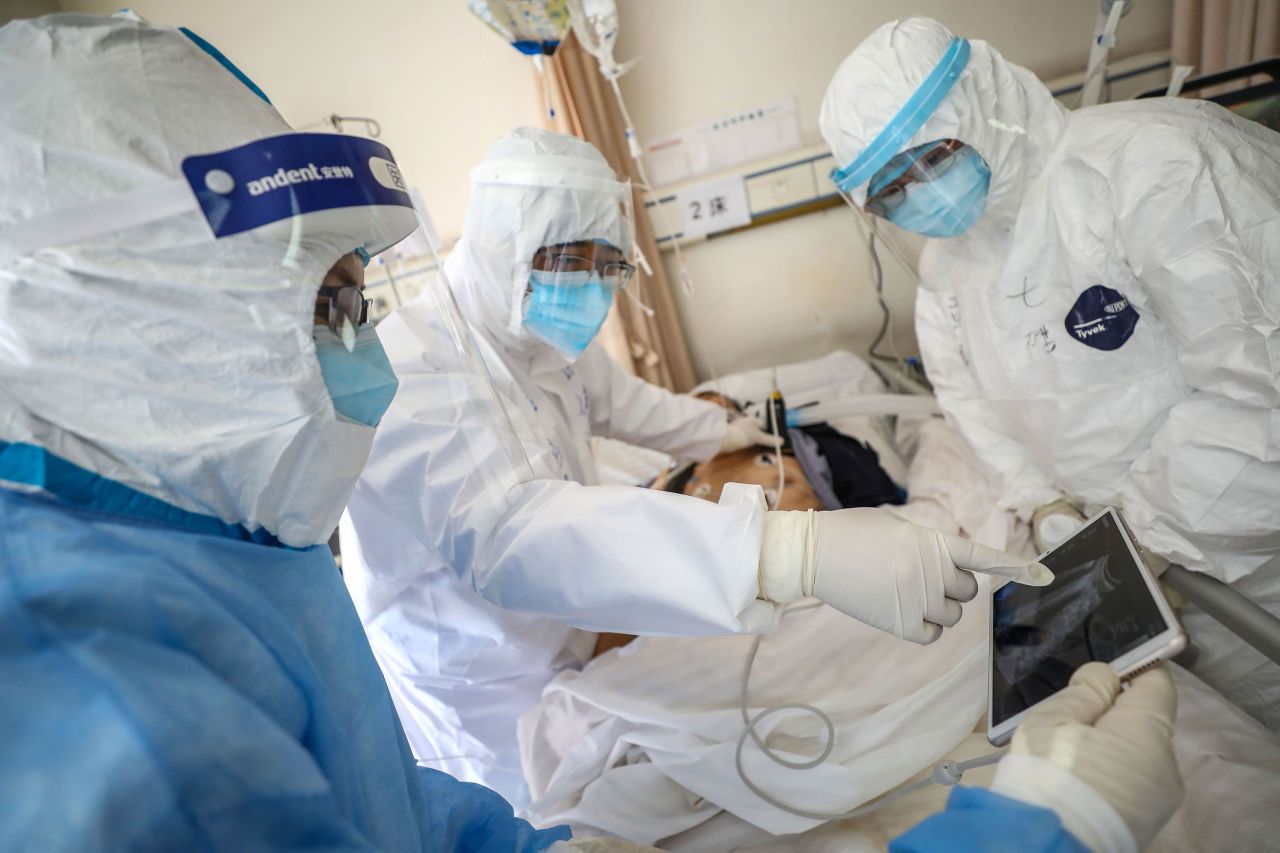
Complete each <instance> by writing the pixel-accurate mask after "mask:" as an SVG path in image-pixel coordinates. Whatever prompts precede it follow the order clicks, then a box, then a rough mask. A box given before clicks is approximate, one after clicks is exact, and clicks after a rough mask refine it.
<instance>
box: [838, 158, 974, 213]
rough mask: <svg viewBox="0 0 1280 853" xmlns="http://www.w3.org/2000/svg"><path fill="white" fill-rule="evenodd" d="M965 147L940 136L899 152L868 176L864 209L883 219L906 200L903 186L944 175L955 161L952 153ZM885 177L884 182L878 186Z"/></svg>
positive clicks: (905, 187) (905, 191)
mask: <svg viewBox="0 0 1280 853" xmlns="http://www.w3.org/2000/svg"><path fill="white" fill-rule="evenodd" d="M965 148H968V146H967V145H966V144H965V143H963V142H961V141H960V140H958V139H943V140H940V141H938V142H927V143H925V144H924V145H919V146H916V147H915V148H911V149H909V150H907V151H903V152H902V153H901V154H899V155H897V156H896V157H894V158H893V159H892V160H890V161H889V162H888V163H886V164H885V165H884V167H883V168H881V169H880V171H879V172H877V173H876V174H875V176H874V177H872V179H871V183H870V187H871V188H873V191H872V193H871V194H870V195H869V196H868V197H867V202H866V204H865V205H864V207H865V209H866V211H867V212H868V213H874V214H875V215H876V216H880V217H885V218H887V217H888V216H889V214H891V213H892V212H893V211H894V210H896V209H897V208H898V207H900V206H901V205H902V203H903V202H904V201H906V200H907V187H909V186H910V185H911V184H914V183H920V182H923V181H931V180H936V179H937V178H940V177H942V176H943V175H945V174H946V173H947V172H948V171H950V170H951V167H952V166H954V165H955V164H956V158H955V155H956V154H958V153H959V152H960V151H962V150H964V149H965ZM886 179H887V180H888V183H884V184H883V186H880V184H881V183H882V182H883V181H884V180H886Z"/></svg>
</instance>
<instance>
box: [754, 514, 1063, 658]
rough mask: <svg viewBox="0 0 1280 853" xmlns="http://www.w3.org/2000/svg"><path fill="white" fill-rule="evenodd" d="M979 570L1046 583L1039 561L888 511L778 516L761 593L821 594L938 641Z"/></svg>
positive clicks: (907, 633)
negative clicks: (949, 533)
mask: <svg viewBox="0 0 1280 853" xmlns="http://www.w3.org/2000/svg"><path fill="white" fill-rule="evenodd" d="M971 572H982V573H983V574H988V575H994V576H995V577H999V578H1005V579H1008V580H1014V581H1017V582H1019V583H1025V584H1029V585H1031V586H1044V585H1045V584H1047V583H1049V582H1050V581H1052V580H1053V573H1052V572H1050V571H1049V570H1048V569H1047V568H1045V567H1044V566H1042V565H1041V564H1040V563H1036V562H1028V561H1027V560H1025V559H1023V558H1021V557H1015V556H1013V555H1012V554H1006V553H1004V552H1003V551H997V550H995V549H994V548H988V547H986V546H985V545H979V544H978V543H976V542H971V541H969V540H968V539H961V538H960V537H958V536H951V535H948V534H946V533H939V532H938V531H936V530H931V529H930V528H928V527H921V526H920V525H918V524H912V523H911V522H909V521H905V520H904V519H901V518H899V517H898V516H896V515H894V514H893V513H891V512H889V511H888V510H883V509H839V510H834V511H831V512H813V511H812V510H809V511H801V512H770V513H768V514H766V515H765V522H764V544H763V546H762V548H761V552H760V591H761V597H762V598H765V599H767V600H769V601H776V602H778V603H780V604H787V603H790V602H792V601H795V600H796V599H799V598H804V597H806V596H815V597H816V598H819V599H821V600H822V601H823V602H825V603H827V604H829V605H831V606H832V607H834V608H835V609H836V610H839V611H841V612H842V613H845V614H847V615H849V616H852V617H853V618H854V619H857V620H858V621H859V622H865V623H866V624H868V625H871V626H874V627H876V628H879V629H881V630H882V631H888V632H889V633H890V634H893V635H894V636H896V637H902V638H903V639H905V640H910V641H911V642H913V643H921V644H926V643H932V642H933V641H934V640H936V639H938V637H939V636H941V634H942V629H943V628H950V627H951V626H952V625H954V624H956V623H957V622H959V621H960V614H961V609H960V603H961V602H963V601H969V600H970V599H972V598H973V597H974V596H975V595H977V593H978V582H977V580H976V579H975V578H974V577H973V575H972V574H970V573H971Z"/></svg>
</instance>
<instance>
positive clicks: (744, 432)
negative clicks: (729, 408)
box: [720, 413, 782, 453]
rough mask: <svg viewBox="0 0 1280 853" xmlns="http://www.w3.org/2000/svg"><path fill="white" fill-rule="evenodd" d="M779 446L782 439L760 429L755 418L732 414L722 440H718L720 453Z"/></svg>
mask: <svg viewBox="0 0 1280 853" xmlns="http://www.w3.org/2000/svg"><path fill="white" fill-rule="evenodd" d="M781 444H782V439H781V438H780V437H776V436H774V435H773V433H769V432H765V431H764V430H763V429H761V428H760V424H758V423H756V419H755V418H753V417H751V416H750V415H740V414H737V413H734V414H732V415H730V416H729V423H728V424H727V425H726V426H725V430H724V438H722V439H720V452H721V453H732V452H734V451H735V450H742V449H744V448H747V447H751V446H753V445H760V446H761V447H773V448H777V447H779V446H780V445H781Z"/></svg>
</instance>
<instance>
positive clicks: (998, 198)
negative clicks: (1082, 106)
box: [818, 18, 1066, 229]
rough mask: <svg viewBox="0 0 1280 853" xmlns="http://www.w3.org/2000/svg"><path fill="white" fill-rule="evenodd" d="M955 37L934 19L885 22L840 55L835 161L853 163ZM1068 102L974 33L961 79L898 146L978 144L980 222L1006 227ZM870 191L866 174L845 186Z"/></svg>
mask: <svg viewBox="0 0 1280 853" xmlns="http://www.w3.org/2000/svg"><path fill="white" fill-rule="evenodd" d="M954 40H955V36H954V35H953V34H952V33H951V32H950V31H949V30H948V29H947V28H946V27H944V26H942V25H941V24H939V23H938V22H937V21H933V20H930V19H928V18H907V19H905V20H902V21H895V22H893V23H889V24H885V25H884V26H882V27H880V28H879V29H878V30H876V31H875V32H874V33H872V34H871V35H870V36H868V37H867V39H866V40H865V41H864V42H863V43H862V44H860V45H858V47H857V48H856V49H855V50H854V51H853V53H851V54H850V55H849V56H848V58H846V59H845V61H844V62H843V63H841V65H840V68H839V70H837V71H836V74H835V77H834V78H832V80H831V84H830V85H829V86H828V87H827V93H826V95H825V97H824V98H823V101H822V112H821V114H820V115H819V118H818V124H819V126H820V128H821V130H822V135H823V138H825V139H826V141H827V145H828V146H829V147H830V148H831V152H832V153H833V154H834V155H835V159H836V163H837V164H838V165H840V166H842V167H843V166H847V165H848V164H850V163H852V162H853V161H854V160H855V159H856V158H857V157H858V156H859V155H860V154H861V153H862V152H863V151H864V150H865V149H866V148H867V146H869V145H870V144H871V143H872V142H873V141H874V140H875V139H876V137H877V136H879V134H880V133H881V131H883V130H884V129H885V128H886V127H887V126H888V125H889V124H890V122H891V121H892V120H893V119H894V117H895V116H896V115H898V112H899V111H900V110H901V109H902V108H903V106H904V105H905V104H906V103H907V101H908V100H909V99H910V98H911V96H912V95H913V94H914V93H915V92H916V91H917V90H918V89H919V88H920V87H921V84H922V83H923V82H924V81H925V80H926V78H928V77H929V74H930V72H931V71H933V69H934V68H935V67H936V66H937V65H938V63H939V60H941V59H942V57H943V55H944V54H946V52H947V49H948V48H949V47H950V45H951V43H952V42H953V41H954ZM1065 120H1066V110H1065V109H1064V108H1063V107H1062V106H1061V105H1059V104H1058V103H1057V102H1055V101H1054V99H1053V95H1052V94H1051V93H1050V92H1049V90H1048V89H1047V88H1046V87H1045V85H1044V84H1043V83H1041V82H1040V81H1039V79H1037V78H1036V76H1035V75H1034V74H1032V73H1031V72H1030V71H1028V70H1026V69H1025V68H1021V67H1019V66H1017V65H1014V64H1012V63H1010V62H1007V61H1005V59H1004V57H1002V56H1001V55H1000V54H999V53H998V52H997V51H996V50H995V48H993V47H991V45H989V44H987V43H986V42H983V41H977V40H974V41H970V42H969V58H968V62H967V64H966V65H965V68H964V70H963V71H962V72H961V74H960V77H959V79H958V80H957V81H956V83H955V85H954V86H953V87H952V89H951V91H950V92H949V93H948V94H947V95H946V97H945V98H943V100H942V101H941V103H940V104H939V105H938V107H937V109H936V110H935V111H934V112H933V114H932V115H931V116H930V117H929V118H928V119H927V120H926V121H925V122H924V124H923V125H922V126H921V127H920V128H919V129H918V130H917V131H916V132H915V134H913V135H912V136H911V137H910V138H909V139H908V140H905V141H904V142H903V144H901V145H899V146H897V150H899V151H902V150H905V149H907V148H911V147H914V146H916V145H922V144H924V143H926V142H932V141H935V140H938V139H958V140H960V141H961V142H965V143H968V144H969V145H971V146H973V147H974V148H975V149H976V150H977V152H978V153H979V154H981V155H982V157H983V158H984V159H985V160H986V161H987V165H988V166H990V168H991V185H990V190H989V193H988V196H987V205H986V211H985V212H984V213H983V216H982V218H981V219H980V220H979V221H978V224H977V225H976V226H975V228H984V229H985V228H992V227H995V228H1002V229H1003V228H1008V227H1010V226H1011V225H1012V223H1013V220H1014V218H1015V216H1016V214H1017V210H1018V205H1019V203H1020V200H1021V198H1022V194H1023V192H1024V189H1025V187H1026V186H1027V184H1028V182H1029V181H1030V179H1031V178H1032V177H1033V176H1034V175H1035V174H1036V173H1037V172H1038V171H1039V170H1040V169H1041V168H1042V166H1043V164H1044V162H1045V161H1046V159H1047V158H1048V155H1049V152H1050V150H1051V149H1052V147H1053V145H1054V142H1055V141H1056V139H1057V138H1058V136H1059V135H1060V134H1061V132H1062V129H1063V126H1064V122H1065ZM849 192H850V195H851V197H852V199H853V201H854V202H855V203H856V204H858V205H859V206H861V205H862V204H863V203H864V202H865V200H866V194H867V182H866V181H864V182H862V183H861V184H860V185H858V186H856V187H851V188H850V189H849Z"/></svg>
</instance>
